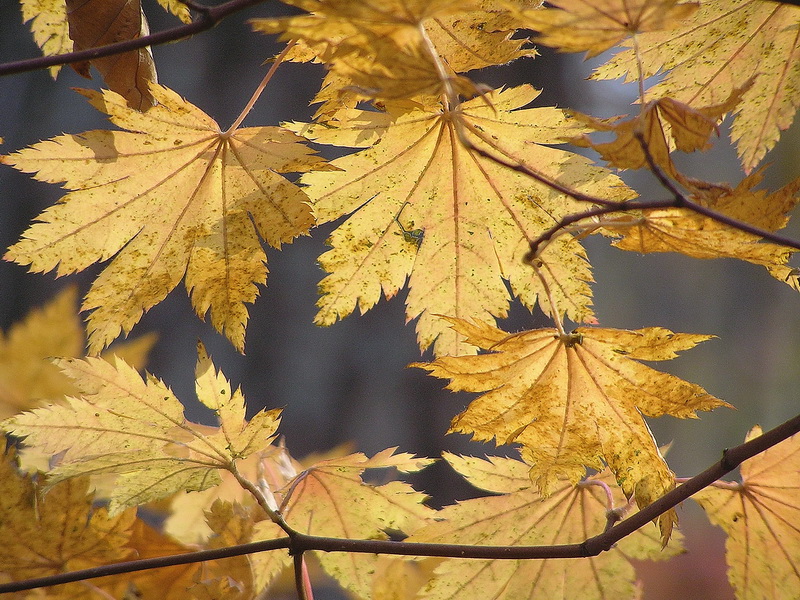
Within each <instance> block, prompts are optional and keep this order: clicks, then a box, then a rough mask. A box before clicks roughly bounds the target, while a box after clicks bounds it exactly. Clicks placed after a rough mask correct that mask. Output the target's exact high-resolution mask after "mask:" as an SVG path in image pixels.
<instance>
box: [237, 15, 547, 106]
mask: <svg viewBox="0 0 800 600" xmlns="http://www.w3.org/2000/svg"><path fill="white" fill-rule="evenodd" d="M291 4H296V5H297V6H299V7H301V8H303V9H305V10H307V11H309V13H310V14H305V15H298V16H292V17H286V18H281V19H256V20H253V21H252V24H253V27H254V29H255V30H256V31H261V32H264V33H272V34H274V33H280V34H281V39H285V40H298V41H300V44H298V46H297V47H296V48H295V49H293V50H292V51H291V52H290V54H289V59H290V60H298V61H310V60H323V61H324V62H325V63H326V66H327V67H328V68H329V69H330V73H329V74H328V76H327V77H326V81H325V82H324V83H323V91H322V92H321V93H320V94H319V95H318V96H317V97H316V98H315V101H316V102H324V103H326V104H325V105H324V106H323V109H321V110H322V111H323V112H324V111H325V106H327V103H329V102H330V103H337V104H338V103H339V102H341V101H343V99H344V98H347V97H349V98H351V99H352V98H380V99H384V100H385V99H398V98H415V99H417V100H420V99H422V98H428V99H432V98H436V97H437V96H438V95H439V94H441V93H442V92H444V91H446V90H447V89H448V87H452V88H453V89H454V90H455V91H458V92H462V93H464V94H466V95H474V94H475V93H476V92H477V91H478V88H477V87H476V86H475V85H474V84H472V83H471V82H470V81H469V80H468V79H466V78H464V77H460V76H458V75H457V73H461V72H465V71H469V70H472V69H480V68H483V67H486V66H490V65H499V64H505V63H507V62H510V61H512V60H514V59H516V58H520V57H522V56H533V55H534V54H535V52H534V51H533V50H530V49H523V45H524V43H525V41H526V40H525V39H512V37H511V36H512V35H513V34H514V33H515V31H516V23H515V21H514V20H513V19H512V18H511V13H510V11H509V10H508V8H507V6H506V4H508V3H503V2H500V1H498V0H469V1H465V0H434V1H431V0H412V1H409V0H389V1H384V2H381V3H378V4H373V3H369V2H351V1H349V0H333V1H330V0H329V1H326V2H319V1H317V0H297V1H294V2H291ZM334 82H335V85H333V83H334Z"/></svg>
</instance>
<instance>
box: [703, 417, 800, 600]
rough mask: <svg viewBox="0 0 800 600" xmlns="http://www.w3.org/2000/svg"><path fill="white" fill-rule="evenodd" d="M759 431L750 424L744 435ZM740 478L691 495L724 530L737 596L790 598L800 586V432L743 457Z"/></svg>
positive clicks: (749, 599)
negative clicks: (736, 481) (735, 482)
mask: <svg viewBox="0 0 800 600" xmlns="http://www.w3.org/2000/svg"><path fill="white" fill-rule="evenodd" d="M759 435H761V428H760V427H758V426H756V427H754V428H753V429H752V430H751V431H750V432H749V433H748V435H747V439H746V441H749V440H751V439H753V438H755V437H758V436H759ZM741 476H742V481H741V483H739V484H733V483H732V484H727V485H724V487H715V486H711V487H707V488H705V489H704V490H701V491H700V492H698V493H697V494H695V495H694V496H692V498H693V499H695V500H696V501H697V502H698V503H699V504H700V506H702V507H703V508H704V509H705V511H706V514H707V515H708V518H709V519H710V520H711V522H712V523H713V524H715V525H718V526H719V527H722V529H724V530H725V533H727V534H728V538H727V540H726V542H725V550H726V556H725V558H726V560H727V563H728V580H729V581H730V582H731V585H732V586H733V589H734V590H735V591H736V597H737V598H738V599H739V600H756V599H760V598H794V597H796V596H797V591H798V590H800V526H798V523H800V435H797V434H795V435H793V436H792V437H791V438H789V439H788V440H785V441H783V442H781V443H780V444H778V445H776V446H773V447H772V448H769V449H768V450H765V451H764V452H762V453H761V454H758V455H756V456H754V457H753V458H751V459H748V460H746V461H744V462H743V463H742V466H741Z"/></svg>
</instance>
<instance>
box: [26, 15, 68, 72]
mask: <svg viewBox="0 0 800 600" xmlns="http://www.w3.org/2000/svg"><path fill="white" fill-rule="evenodd" d="M20 8H21V9H22V21H23V22H24V23H27V22H28V21H30V24H31V33H33V41H34V42H36V45H37V46H39V48H41V49H42V54H44V55H45V56H53V55H55V54H66V53H67V52H71V51H72V40H71V39H70V37H69V24H68V23H67V8H66V6H65V4H64V0H20ZM49 70H50V75H52V76H53V77H55V76H56V75H58V72H59V71H60V70H61V65H54V66H52V67H50V68H49Z"/></svg>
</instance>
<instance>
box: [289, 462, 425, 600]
mask: <svg viewBox="0 0 800 600" xmlns="http://www.w3.org/2000/svg"><path fill="white" fill-rule="evenodd" d="M431 462H432V461H430V460H428V459H421V458H415V457H414V456H412V455H410V454H405V453H398V454H395V449H393V448H390V449H388V450H383V451H382V452H379V453H378V454H376V455H375V456H373V457H371V458H368V457H366V456H365V455H363V454H361V453H356V454H350V455H348V456H343V457H340V458H332V459H327V460H323V461H320V462H318V463H316V464H314V465H312V466H311V467H309V468H308V469H306V470H305V471H303V472H301V473H299V474H298V475H297V477H296V478H295V479H294V480H293V481H292V482H291V483H290V484H289V486H288V488H287V489H286V491H285V496H284V500H283V502H282V508H281V514H283V516H284V518H285V519H286V522H287V523H288V524H289V525H290V526H291V527H292V528H294V529H295V530H297V531H300V532H302V533H309V534H313V535H321V536H330V537H342V538H351V539H387V537H388V536H387V535H386V533H385V531H400V532H403V533H405V534H409V533H411V532H413V531H414V530H416V529H418V528H419V527H420V526H422V525H423V524H424V523H425V522H426V520H427V519H430V518H432V516H433V514H434V513H433V511H432V510H431V509H429V508H427V507H425V506H424V505H423V504H422V502H423V501H424V500H425V498H426V496H425V494H422V493H420V492H417V491H416V490H414V489H413V488H412V487H411V486H410V485H408V484H406V483H403V482H400V481H389V482H388V483H384V484H383V485H369V484H367V483H365V482H364V481H363V480H362V478H361V476H362V474H363V472H364V471H365V470H367V469H386V468H394V469H397V470H398V471H400V472H401V473H410V472H415V471H418V470H420V469H422V468H423V467H425V466H427V465H428V464H430V463H431ZM319 561H320V563H321V564H322V567H323V568H324V569H325V571H326V572H327V573H328V574H329V575H331V576H332V577H334V578H335V579H336V580H337V581H338V582H339V583H340V584H341V585H343V586H344V587H346V588H347V589H349V590H350V591H352V592H354V593H355V594H357V595H359V596H361V597H366V596H368V595H369V592H370V589H371V586H372V576H371V574H372V573H373V572H374V570H375V568H376V564H377V562H378V556H377V555H364V554H354V553H330V554H328V553H325V554H320V555H319Z"/></svg>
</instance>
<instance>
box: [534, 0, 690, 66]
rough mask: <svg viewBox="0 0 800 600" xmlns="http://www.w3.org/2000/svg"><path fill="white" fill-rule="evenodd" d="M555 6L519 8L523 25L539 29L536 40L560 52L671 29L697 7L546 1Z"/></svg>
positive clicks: (659, 0) (593, 50) (654, 1)
mask: <svg viewBox="0 0 800 600" xmlns="http://www.w3.org/2000/svg"><path fill="white" fill-rule="evenodd" d="M548 4H550V5H552V6H554V7H557V8H548V9H546V10H524V11H520V17H521V19H520V20H521V24H522V26H523V27H527V28H529V29H533V30H535V31H538V32H539V34H540V35H539V36H537V38H536V41H538V42H540V43H542V44H544V45H546V46H553V47H555V48H558V49H559V50H562V51H564V52H583V51H586V55H587V58H590V57H592V56H596V55H598V54H600V53H601V52H605V51H606V50H608V49H609V48H612V47H614V46H616V45H617V44H619V43H620V42H622V40H624V39H625V38H627V37H630V36H632V35H634V34H637V33H642V32H645V31H658V30H662V29H671V28H672V27H675V26H676V25H677V24H678V23H680V22H681V20H683V19H685V18H687V17H688V16H690V15H691V14H693V13H694V12H695V10H697V6H698V5H697V3H696V2H687V3H683V4H678V0H593V1H592V2H586V1H585V0H549V1H548Z"/></svg>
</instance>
